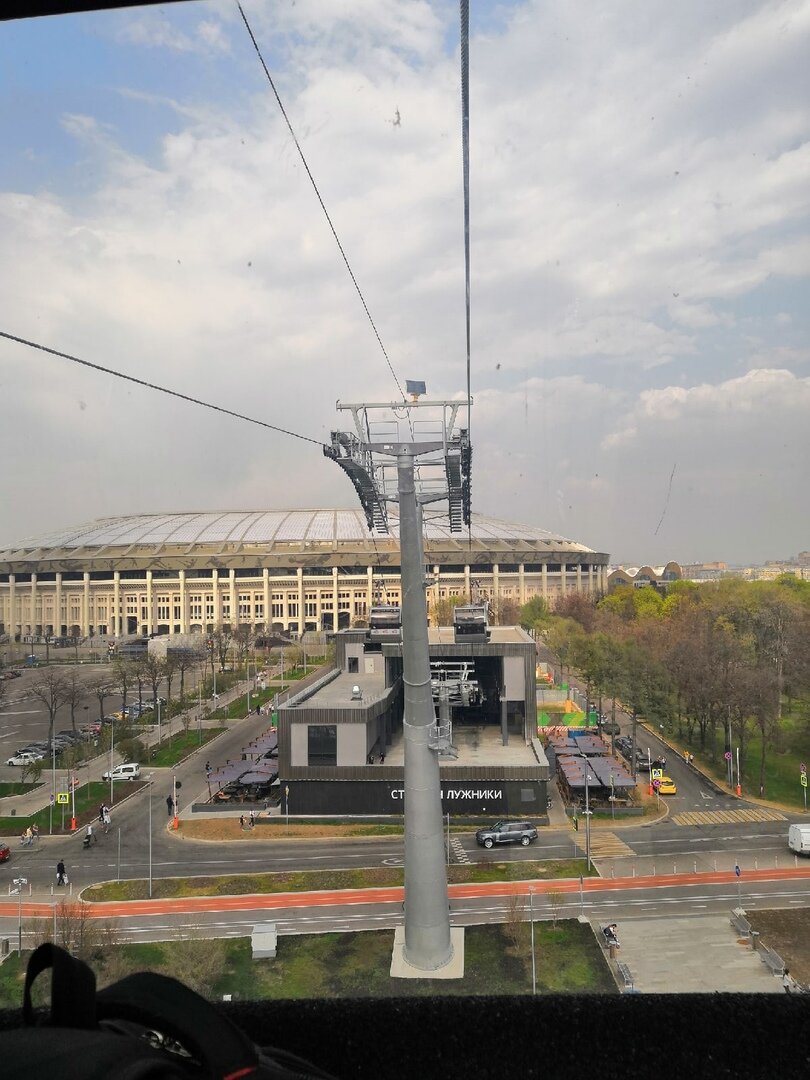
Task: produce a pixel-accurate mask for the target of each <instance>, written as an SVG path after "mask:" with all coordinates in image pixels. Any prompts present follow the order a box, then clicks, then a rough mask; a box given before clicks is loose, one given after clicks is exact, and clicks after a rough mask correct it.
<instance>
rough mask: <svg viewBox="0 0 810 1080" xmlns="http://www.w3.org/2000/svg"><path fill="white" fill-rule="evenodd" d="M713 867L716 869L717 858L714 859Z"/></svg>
mask: <svg viewBox="0 0 810 1080" xmlns="http://www.w3.org/2000/svg"><path fill="white" fill-rule="evenodd" d="M714 868H715V870H716V869H717V859H715V860H714Z"/></svg>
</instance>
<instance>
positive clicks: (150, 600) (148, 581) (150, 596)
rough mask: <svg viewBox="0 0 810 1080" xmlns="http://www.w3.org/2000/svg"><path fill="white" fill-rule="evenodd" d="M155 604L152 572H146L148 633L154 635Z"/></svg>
mask: <svg viewBox="0 0 810 1080" xmlns="http://www.w3.org/2000/svg"><path fill="white" fill-rule="evenodd" d="M154 602H155V596H154V592H153V590H152V571H151V570H147V571H146V633H147V634H152V633H154V629H155V614H154V607H153V604H154Z"/></svg>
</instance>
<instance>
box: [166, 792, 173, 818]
mask: <svg viewBox="0 0 810 1080" xmlns="http://www.w3.org/2000/svg"><path fill="white" fill-rule="evenodd" d="M166 810H167V811H168V814H169V817H171V816H172V813H173V811H174V799H173V798H172V797H171V795H167V796H166Z"/></svg>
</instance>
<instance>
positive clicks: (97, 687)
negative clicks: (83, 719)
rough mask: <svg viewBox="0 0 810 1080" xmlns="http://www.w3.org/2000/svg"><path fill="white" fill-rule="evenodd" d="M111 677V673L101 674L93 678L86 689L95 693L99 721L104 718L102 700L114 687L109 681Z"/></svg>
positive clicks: (105, 698)
mask: <svg viewBox="0 0 810 1080" xmlns="http://www.w3.org/2000/svg"><path fill="white" fill-rule="evenodd" d="M113 677H114V676H113V675H112V674H108V675H102V677H101V678H100V679H94V680H93V681H92V682H91V683H90V684H89V686H88V689H89V690H90V692H91V693H93V694H95V696H96V700H97V701H98V719H99V722H101V721H103V720H104V702H105V701H106V700H107V698H108V697H110V695H111V694H112V693H113V692H114V690H115V687H114V686H112V685H111V683H110V680H111V679H112V678H113Z"/></svg>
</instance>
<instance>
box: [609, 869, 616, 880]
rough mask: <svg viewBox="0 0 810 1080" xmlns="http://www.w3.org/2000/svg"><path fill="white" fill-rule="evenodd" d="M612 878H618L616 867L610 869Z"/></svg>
mask: <svg viewBox="0 0 810 1080" xmlns="http://www.w3.org/2000/svg"><path fill="white" fill-rule="evenodd" d="M610 876H611V877H613V878H615V877H616V867H615V866H611V868H610Z"/></svg>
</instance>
